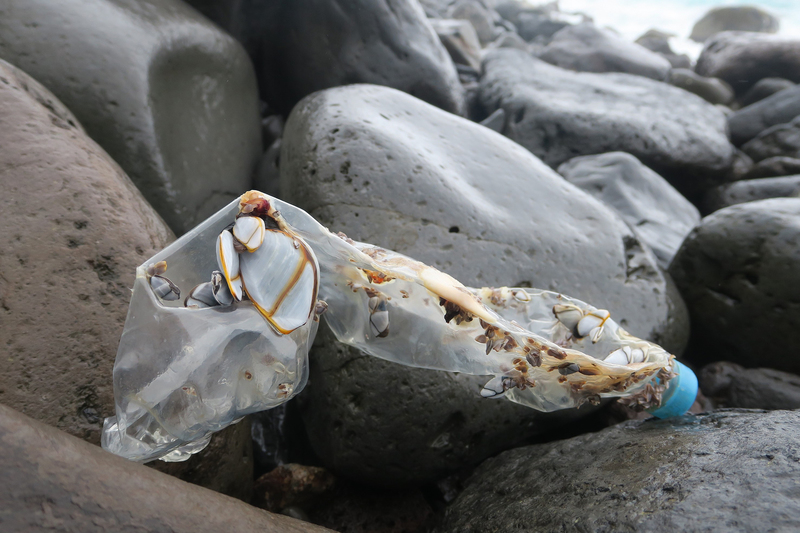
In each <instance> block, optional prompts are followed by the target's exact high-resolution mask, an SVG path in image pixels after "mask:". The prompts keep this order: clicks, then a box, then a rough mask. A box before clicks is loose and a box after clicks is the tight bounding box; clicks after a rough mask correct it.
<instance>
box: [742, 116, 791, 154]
mask: <svg viewBox="0 0 800 533" xmlns="http://www.w3.org/2000/svg"><path fill="white" fill-rule="evenodd" d="M742 151H743V152H744V153H746V154H747V155H749V156H750V157H751V158H752V159H753V161H755V162H758V161H763V160H764V159H769V158H770V157H791V158H794V159H799V158H800V115H798V116H797V117H795V118H794V120H792V121H791V122H788V123H786V124H777V125H775V126H772V127H771V128H767V129H765V130H764V131H762V132H761V133H759V134H758V135H757V136H756V137H755V138H754V139H750V140H749V141H747V142H746V143H744V144H743V145H742Z"/></svg>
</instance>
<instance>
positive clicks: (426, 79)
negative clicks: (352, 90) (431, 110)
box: [257, 0, 466, 115]
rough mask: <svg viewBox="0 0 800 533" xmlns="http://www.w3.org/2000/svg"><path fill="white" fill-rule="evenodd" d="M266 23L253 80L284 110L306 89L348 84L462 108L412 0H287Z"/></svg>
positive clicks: (450, 73)
mask: <svg viewBox="0 0 800 533" xmlns="http://www.w3.org/2000/svg"><path fill="white" fill-rule="evenodd" d="M267 22H269V26H268V28H267V30H268V31H269V35H268V36H266V39H267V43H266V44H265V45H264V48H265V49H264V50H263V52H262V54H261V56H260V59H259V60H258V61H257V68H259V69H260V74H259V81H260V82H261V87H262V93H263V94H264V95H265V99H266V101H267V102H269V104H270V105H271V106H274V107H275V108H276V109H278V110H279V111H280V112H281V113H283V114H284V115H288V113H289V112H290V111H291V109H292V107H294V105H295V104H296V103H297V102H299V101H300V100H301V99H302V98H303V97H305V96H306V95H308V94H311V93H313V92H314V91H319V90H322V89H328V88H330V87H338V86H340V85H347V84H351V83H373V84H376V85H384V86H387V87H392V88H395V89H399V90H401V91H404V92H407V93H409V94H411V95H413V96H415V97H417V98H419V99H421V100H424V101H426V102H428V103H430V104H433V105H435V106H437V107H440V108H442V109H444V110H446V111H450V112H451V113H456V114H464V113H465V110H466V104H465V99H464V89H463V87H462V86H461V83H459V81H458V74H457V72H456V68H455V66H454V64H453V61H452V60H451V59H450V56H449V55H448V53H447V50H445V48H444V46H443V45H442V43H441V42H440V41H439V38H438V37H437V35H436V32H435V31H434V30H433V28H432V27H431V24H430V22H429V21H428V19H427V18H426V17H425V13H424V11H423V10H422V7H420V5H419V3H418V2H417V0H291V1H289V2H282V3H281V5H280V10H279V11H278V12H277V14H276V15H275V19H274V20H273V21H267Z"/></svg>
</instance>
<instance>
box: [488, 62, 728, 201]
mask: <svg viewBox="0 0 800 533" xmlns="http://www.w3.org/2000/svg"><path fill="white" fill-rule="evenodd" d="M484 70H485V75H484V77H483V79H482V80H481V101H482V102H483V104H484V106H485V107H486V108H487V111H488V112H491V111H493V110H495V109H497V108H499V107H502V108H503V109H504V110H505V112H506V116H507V117H509V118H510V120H508V121H507V123H506V127H505V128H504V130H503V134H505V135H506V136H508V137H509V138H511V139H513V140H514V141H516V142H518V143H519V144H521V145H522V146H524V147H525V148H527V149H528V150H530V151H531V152H533V153H534V154H535V155H537V156H539V157H540V158H542V159H543V160H544V162H545V163H547V164H549V165H550V166H553V167H556V166H558V165H560V164H561V163H563V162H564V161H567V160H569V159H572V158H573V157H575V156H579V155H592V154H601V153H606V152H615V151H621V152H627V153H629V154H632V155H634V156H636V157H637V158H638V159H639V160H640V161H642V163H644V164H645V165H647V166H648V167H650V168H652V169H653V170H655V171H656V172H657V173H659V174H660V175H662V176H664V177H665V178H667V180H669V181H670V183H672V184H673V185H675V186H676V187H677V188H678V190H681V191H682V192H684V193H687V194H688V193H694V192H696V191H697V190H698V189H700V190H702V189H704V188H708V187H710V186H711V185H713V184H717V183H718V182H719V180H721V179H723V178H722V176H724V173H725V172H726V171H727V169H728V168H729V167H730V166H731V163H732V160H733V153H734V150H733V147H732V146H731V144H730V143H729V142H728V138H727V130H726V125H725V115H724V114H723V113H722V111H720V110H719V109H717V108H715V107H714V106H713V105H711V104H709V103H708V102H706V101H704V100H703V99H701V98H699V97H698V96H695V95H693V94H689V93H688V92H686V91H683V90H681V89H678V88H675V87H672V86H670V85H667V84H666V83H660V82H656V81H653V80H649V79H647V78H644V77H642V76H632V75H629V74H616V73H614V74H594V73H576V72H571V71H568V70H564V69H561V68H558V67H555V66H553V65H550V64H548V63H545V62H544V61H540V60H538V59H536V58H533V57H530V56H529V55H527V54H524V53H522V52H520V51H518V50H493V51H491V52H489V53H488V54H487V56H486V59H485V60H484Z"/></svg>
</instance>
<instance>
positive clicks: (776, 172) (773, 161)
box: [741, 157, 800, 180]
mask: <svg viewBox="0 0 800 533" xmlns="http://www.w3.org/2000/svg"><path fill="white" fill-rule="evenodd" d="M794 174H800V159H794V158H792V157H770V158H769V159H765V160H763V161H759V162H758V163H756V164H755V165H753V167H752V168H751V169H749V170H748V171H747V172H746V173H745V174H744V175H742V176H741V179H747V180H751V179H759V178H770V177H773V176H791V175H794Z"/></svg>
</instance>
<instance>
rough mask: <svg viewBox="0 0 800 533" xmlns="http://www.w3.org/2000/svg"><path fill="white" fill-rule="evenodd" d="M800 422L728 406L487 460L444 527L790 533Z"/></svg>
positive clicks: (798, 509)
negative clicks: (763, 532) (770, 531)
mask: <svg viewBox="0 0 800 533" xmlns="http://www.w3.org/2000/svg"><path fill="white" fill-rule="evenodd" d="M798 422H800V413H798V412H793V411H774V412H763V411H749V410H724V411H718V412H714V413H709V414H705V415H698V416H692V415H686V416H684V417H680V418H673V419H669V420H655V419H651V420H646V421H631V422H625V423H623V424H620V425H618V426H614V427H611V428H608V429H605V430H603V431H602V432H600V433H593V434H587V435H582V436H580V437H575V438H573V439H569V440H566V441H559V442H553V443H549V444H542V445H537V446H528V447H525V448H517V449H515V450H511V451H508V452H505V453H503V454H501V455H500V456H498V457H496V458H494V459H490V460H488V461H486V462H485V463H484V464H483V465H481V467H480V468H479V469H478V470H477V471H476V472H475V474H474V475H473V476H472V477H471V478H470V479H469V480H468V481H467V486H466V488H465V490H464V492H462V493H461V495H460V496H459V497H458V498H457V499H456V501H455V502H454V503H453V504H452V505H451V506H450V507H449V508H448V509H447V514H446V516H445V520H444V524H443V525H442V526H441V527H440V528H439V531H440V532H441V533H450V532H456V531H457V532H459V533H468V532H478V531H515V530H524V531H653V532H667V531H698V530H713V531H734V532H745V531H765V530H774V531H791V530H794V529H797V528H798V527H800V518H798V517H799V516H800V496H798V494H797V491H796V490H795V479H796V477H797V475H798V474H800V462H798V461H797V451H796V449H797V439H798V429H797V428H798ZM733 487H735V490H734V489H733Z"/></svg>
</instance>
